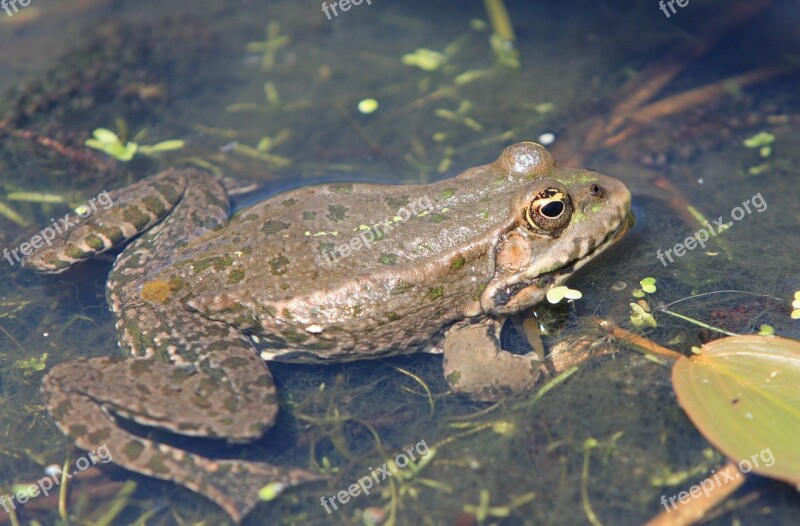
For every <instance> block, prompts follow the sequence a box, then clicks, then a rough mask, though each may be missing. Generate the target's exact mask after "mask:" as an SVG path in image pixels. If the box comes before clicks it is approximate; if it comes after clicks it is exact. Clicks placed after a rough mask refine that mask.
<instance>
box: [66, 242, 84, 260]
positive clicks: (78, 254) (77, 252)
mask: <svg viewBox="0 0 800 526" xmlns="http://www.w3.org/2000/svg"><path fill="white" fill-rule="evenodd" d="M64 254H66V255H67V256H69V257H71V258H72V259H84V258H87V257H89V254H87V253H86V252H84V251H83V250H81V249H79V248H78V247H76V246H74V245H69V246H68V247H67V249H66V250H65V251H64Z"/></svg>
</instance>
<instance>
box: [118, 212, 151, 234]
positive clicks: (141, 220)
mask: <svg viewBox="0 0 800 526" xmlns="http://www.w3.org/2000/svg"><path fill="white" fill-rule="evenodd" d="M122 219H124V220H125V221H127V222H128V223H130V224H132V225H133V226H134V227H136V230H138V231H139V232H141V231H142V230H144V229H145V228H147V225H148V223H150V216H149V215H147V214H145V213H144V212H142V211H141V209H139V207H138V206H126V207H125V208H123V209H122Z"/></svg>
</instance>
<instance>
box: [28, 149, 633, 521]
mask: <svg viewBox="0 0 800 526" xmlns="http://www.w3.org/2000/svg"><path fill="white" fill-rule="evenodd" d="M112 196H113V198H114V201H115V203H120V204H121V205H118V206H121V207H122V208H121V209H120V210H116V207H115V208H112V209H111V210H109V211H107V212H108V213H98V214H97V215H96V216H94V219H92V221H93V222H88V220H87V222H86V223H85V224H82V225H81V227H80V228H81V229H82V230H80V234H75V235H74V236H68V237H65V238H63V239H59V240H57V241H56V242H55V243H54V245H53V248H52V250H51V251H50V252H49V253H48V255H47V256H45V257H39V258H31V259H30V260H28V261H27V262H26V264H27V265H28V266H29V267H31V268H34V269H36V270H40V271H45V272H58V271H61V270H63V268H64V267H63V265H71V264H73V263H75V262H77V261H79V260H80V259H83V257H84V255H85V254H77V253H76V252H75V251H74V250H73V247H74V246H76V243H81V241H80V240H81V239H83V240H85V238H86V236H91V235H96V232H95V231H94V230H93V229H97V228H102V229H106V230H107V229H113V228H118V229H120V231H121V232H122V233H123V239H120V240H116V238H117V237H118V236H113V237H114V238H115V239H114V240H113V243H117V244H119V243H122V242H125V241H126V240H127V239H128V238H131V237H133V236H135V235H136V234H138V233H139V232H142V234H141V235H140V236H139V237H138V238H136V239H135V240H133V241H132V242H131V243H130V245H129V246H127V247H126V248H125V250H124V251H123V252H122V253H121V254H120V256H119V257H118V258H117V261H116V263H115V265H114V268H113V270H112V272H111V275H110V276H109V280H108V287H107V299H108V303H109V305H110V306H111V309H112V310H113V311H114V313H115V315H116V316H117V330H118V339H119V342H120V345H121V346H122V348H123V349H124V350H125V351H126V353H127V355H128V356H127V358H125V359H122V360H120V359H111V358H94V359H89V360H84V361H80V362H75V363H72V364H62V365H59V366H56V367H54V368H53V369H52V370H51V371H50V372H49V373H48V375H47V376H46V377H45V378H44V381H43V393H44V396H45V399H46V401H47V407H48V409H49V411H50V413H51V414H52V415H53V417H54V418H55V420H56V421H57V422H58V425H59V426H60V427H61V428H62V429H63V430H64V432H65V433H67V434H69V435H70V436H72V437H73V438H74V439H75V441H76V443H77V444H78V445H79V446H80V447H84V448H88V449H91V448H94V447H97V446H98V442H103V443H106V444H107V445H108V446H109V448H110V449H111V451H112V454H113V460H114V462H116V463H118V464H120V465H121V466H123V467H126V468H128V469H131V470H133V471H137V472H139V473H143V474H146V475H151V476H154V477H159V478H162V479H167V480H173V481H175V482H178V483H180V484H183V485H184V486H186V487H188V488H191V489H193V490H195V491H197V492H198V493H201V494H203V495H205V496H207V497H208V498H210V499H212V500H214V501H215V502H217V503H218V504H219V505H220V506H222V507H223V508H224V509H225V510H226V511H227V512H228V513H229V514H230V515H231V517H232V518H233V519H234V520H236V521H238V520H240V519H241V518H242V517H243V516H244V515H245V514H246V513H247V512H248V511H249V510H250V509H251V508H252V506H254V505H255V503H256V500H257V498H256V497H257V496H256V492H257V491H258V489H259V488H261V487H262V486H264V485H265V484H268V483H271V482H277V483H279V484H282V485H286V486H290V485H294V484H298V483H302V482H306V481H311V480H317V479H319V478H320V476H319V475H316V474H313V473H309V472H305V471H302V470H299V469H292V468H279V467H276V466H270V465H266V464H259V463H251V462H241V461H233V460H231V461H224V462H223V461H215V460H211V459H207V458H203V457H199V456H197V455H195V454H193V453H189V452H187V451H183V450H180V449H177V448H175V447H174V446H167V445H165V444H162V443H159V442H156V441H155V440H154V439H149V438H143V437H139V436H135V435H133V434H131V433H130V432H128V431H127V430H126V429H125V428H123V426H120V425H118V422H117V420H118V419H119V418H126V419H130V420H133V421H135V422H137V423H139V424H142V425H144V426H149V427H154V428H161V429H166V430H169V431H172V432H174V433H177V434H182V435H186V436H202V437H219V438H224V439H226V440H228V441H229V442H246V441H248V440H252V439H254V438H257V437H259V436H261V434H262V433H264V432H265V431H266V430H267V429H268V428H269V427H270V426H271V425H272V423H273V421H274V419H275V414H276V411H277V404H276V395H275V387H274V385H273V382H272V377H271V376H270V373H269V370H268V369H267V367H266V365H265V363H264V362H263V361H262V360H261V359H262V358H263V359H264V360H282V361H289V362H300V363H308V362H323V363H326V362H338V361H347V360H356V359H363V358H376V357H380V356H387V355H397V354H404V353H411V352H419V351H429V352H430V351H437V350H439V349H442V348H443V349H444V352H445V364H444V365H445V374H446V378H447V380H448V382H449V383H450V385H451V386H452V388H453V389H454V391H456V392H462V393H466V394H468V395H469V396H471V397H473V398H475V399H480V400H494V399H498V398H500V397H502V396H507V395H519V394H522V393H525V392H528V391H529V390H530V389H531V388H532V386H533V385H534V384H535V382H536V380H537V379H538V377H539V371H540V367H541V363H540V362H539V360H538V357H536V355H535V353H531V354H529V355H526V356H525V357H518V358H512V357H511V355H510V354H509V353H507V352H506V351H502V350H500V349H499V344H498V341H497V337H496V335H497V333H498V331H499V328H500V327H501V326H502V323H503V321H504V319H505V317H506V316H508V315H511V314H514V313H518V312H521V311H523V310H525V309H527V308H528V307H531V306H533V305H535V304H536V303H538V302H540V301H542V299H543V298H544V296H545V294H546V293H547V291H548V290H549V289H550V288H551V287H553V286H557V285H560V284H562V283H563V282H564V281H566V279H567V278H568V277H569V276H570V275H572V274H573V273H574V272H575V271H576V270H577V269H579V268H580V267H582V266H583V265H585V264H586V263H587V262H588V261H590V260H591V259H593V258H594V257H596V256H597V255H598V254H600V253H601V252H603V251H604V250H605V249H607V248H608V247H609V246H611V245H612V244H613V243H614V242H615V241H616V240H617V239H618V238H619V237H620V236H621V235H622V234H623V233H624V232H625V230H626V228H627V224H628V222H627V217H628V214H629V210H630V194H629V192H628V190H627V189H626V188H625V186H624V185H623V184H622V183H621V182H619V181H617V180H615V179H612V178H610V177H606V176H603V175H600V174H597V173H596V172H592V171H589V170H580V169H561V168H559V167H557V165H556V163H555V161H554V160H553V158H552V157H551V156H550V154H549V153H548V152H547V151H546V150H545V149H544V148H543V147H542V146H540V145H537V144H534V143H519V144H516V145H512V146H510V147H508V148H506V150H505V151H503V153H502V154H501V155H500V157H499V158H498V159H497V160H496V161H494V162H493V163H490V164H487V165H485V166H479V167H475V168H471V169H469V170H467V171H465V172H464V173H462V174H460V175H458V176H457V177H454V178H452V179H448V180H446V181H440V182H437V183H432V184H428V185H416V186H415V185H405V186H387V185H375V184H350V183H337V184H327V185H316V186H308V187H303V188H298V189H296V190H292V191H290V192H287V193H284V194H281V195H278V196H275V197H273V198H271V199H269V200H266V201H264V202H262V203H259V204H257V205H254V206H252V207H250V208H248V209H246V210H244V211H242V212H241V213H238V214H236V215H234V216H233V217H228V216H229V210H228V197H227V195H226V192H225V190H224V188H223V187H222V186H220V184H219V183H218V182H216V181H215V179H214V178H213V177H211V176H210V175H208V174H204V173H201V172H198V171H194V170H184V171H176V170H168V171H166V172H162V173H160V174H157V175H155V176H153V177H151V178H148V179H146V180H144V181H142V182H141V183H137V184H136V185H134V186H132V187H128V188H126V189H122V190H119V191H117V192H114V193H112ZM162 206H163V210H162V208H161V207H162ZM76 232H77V230H76ZM358 239H361V240H362V243H361V246H360V247H359V243H358ZM367 239H368V240H369V242H367ZM354 240H355V241H354ZM111 241H112V240H111V239H109V242H108V243H107V242H106V241H105V240H104V241H103V242H102V243H96V242H95V243H94V245H95V247H94V248H92V247H90V248H91V250H93V251H94V252H93V253H96V252H101V251H102V250H105V249H107V248H108V246H110V245H111V244H113V243H112V242H111ZM86 244H88V243H86V242H84V243H83V245H86ZM83 245H80V249H81V250H82V251H83V252H85V253H86V254H88V251H87V250H85V248H86V247H84V246H83ZM107 245H108V246H107ZM345 245H350V246H351V247H353V248H352V249H351V250H349V251H348V250H345V249H343V248H342V247H344V246H345ZM70 253H73V255H75V256H77V255H80V256H81V257H80V258H76V257H72V256H69V254H70ZM332 253H334V254H335V253H338V255H337V256H336V257H335V259H334V260H332V258H331V257H330V255H331V254H332ZM326 254H327V255H326ZM54 262H55V264H54ZM256 346H257V348H256ZM259 354H260V357H259ZM220 466H223V468H220Z"/></svg>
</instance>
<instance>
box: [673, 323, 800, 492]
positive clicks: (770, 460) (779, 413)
mask: <svg viewBox="0 0 800 526" xmlns="http://www.w3.org/2000/svg"><path fill="white" fill-rule="evenodd" d="M672 385H673V388H674V389H675V393H676V394H677V397H678V402H679V403H680V405H681V407H683V410H684V411H686V414H687V415H688V416H689V418H690V419H691V421H692V423H694V425H695V426H696V427H697V428H698V429H699V430H700V432H701V433H702V434H703V436H705V437H706V439H708V441H710V442H711V443H712V444H714V446H715V447H716V448H717V449H719V450H720V451H722V452H723V453H724V454H725V455H726V456H727V457H729V458H730V459H732V460H734V461H736V462H738V463H739V466H740V468H741V469H742V470H743V471H745V470H746V471H749V470H752V471H754V472H756V473H758V474H760V475H764V476H767V477H772V478H775V479H779V480H783V481H787V482H790V483H792V484H798V483H800V450H799V449H798V448H797V437H798V436H800V389H798V388H797V386H798V385H800V342H798V341H795V340H790V339H786V338H779V337H776V336H759V335H755V334H751V335H745V336H732V337H728V338H721V339H719V340H714V341H712V342H710V343H707V344H706V345H704V346H703V347H702V349H701V352H700V354H696V355H694V356H691V357H689V358H681V359H680V360H678V361H677V363H676V364H675V366H674V367H673V369H672Z"/></svg>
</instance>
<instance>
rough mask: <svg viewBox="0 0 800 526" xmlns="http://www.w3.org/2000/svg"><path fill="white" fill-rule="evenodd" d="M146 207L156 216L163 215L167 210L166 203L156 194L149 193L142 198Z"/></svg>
mask: <svg viewBox="0 0 800 526" xmlns="http://www.w3.org/2000/svg"><path fill="white" fill-rule="evenodd" d="M142 203H143V204H144V207H145V209H146V210H147V211H148V212H150V213H151V214H153V215H154V216H156V217H161V216H163V215H164V213H165V212H166V211H167V208H166V207H165V206H164V203H163V202H162V201H161V199H159V198H158V197H156V196H154V195H148V196H147V197H145V198H143V199H142Z"/></svg>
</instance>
